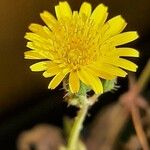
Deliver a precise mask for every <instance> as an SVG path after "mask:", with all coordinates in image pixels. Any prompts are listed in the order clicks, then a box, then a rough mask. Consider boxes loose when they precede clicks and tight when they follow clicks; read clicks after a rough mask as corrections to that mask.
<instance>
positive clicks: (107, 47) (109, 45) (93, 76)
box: [25, 2, 139, 93]
mask: <svg viewBox="0 0 150 150" xmlns="http://www.w3.org/2000/svg"><path fill="white" fill-rule="evenodd" d="M55 12H56V17H54V16H53V15H52V14H51V13H49V12H47V11H44V12H43V13H41V14H40V17H41V18H42V20H43V21H44V23H45V25H44V26H43V25H39V24H36V23H33V24H31V25H30V26H29V30H30V31H31V32H27V33H26V35H25V38H26V39H27V40H29V42H27V47H28V48H30V50H29V51H26V52H25V58H26V59H37V60H41V61H40V62H38V63H35V64H33V65H31V66H30V69H31V70H32V71H44V73H43V76H44V77H45V78H48V77H53V78H52V80H51V81H50V83H49V86H48V88H50V89H54V88H56V87H57V86H58V85H59V84H60V83H61V82H62V81H63V80H64V79H65V78H67V81H68V84H69V89H70V91H71V92H72V93H78V92H79V90H80V87H81V82H83V83H84V84H86V85H87V86H88V87H90V88H91V89H93V90H94V91H95V93H103V86H102V82H101V79H104V80H112V79H115V78H116V77H125V76H126V75H127V72H126V70H129V71H133V72H135V71H136V69H137V65H136V64H134V63H133V62H131V61H129V60H127V59H126V58H125V57H139V52H138V51H137V50H136V49H134V48H130V47H121V45H123V44H126V43H129V42H131V41H134V40H135V39H137V38H138V34H137V32H136V31H129V32H123V33H122V31H123V30H124V28H125V27H126V25H127V23H126V21H125V20H124V19H123V17H122V16H121V15H118V16H115V17H113V18H111V19H110V20H108V21H106V20H107V16H108V7H106V6H105V5H104V4H100V5H98V6H97V7H96V8H95V9H94V10H93V11H92V6H91V4H90V3H87V2H84V3H83V4H82V5H81V7H80V9H79V12H78V11H72V9H71V7H70V6H69V4H68V3H67V2H59V4H58V5H57V6H55Z"/></svg>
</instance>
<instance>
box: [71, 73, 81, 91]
mask: <svg viewBox="0 0 150 150" xmlns="http://www.w3.org/2000/svg"><path fill="white" fill-rule="evenodd" d="M69 87H70V90H71V92H72V93H77V92H78V91H79V88H80V81H79V77H78V75H77V72H75V71H72V72H70V75H69Z"/></svg>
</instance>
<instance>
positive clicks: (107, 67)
mask: <svg viewBox="0 0 150 150" xmlns="http://www.w3.org/2000/svg"><path fill="white" fill-rule="evenodd" d="M109 59H110V58H109ZM105 62H106V63H102V64H99V63H97V64H95V65H93V67H96V69H98V70H99V71H101V72H102V73H103V72H105V73H107V74H111V77H112V75H113V76H119V77H125V76H126V75H127V73H126V72H125V71H124V70H122V69H120V68H118V67H115V66H113V65H112V64H109V62H108V60H105ZM112 62H113V61H112ZM107 63H108V64H107Z"/></svg>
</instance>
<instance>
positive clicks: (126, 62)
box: [114, 58, 138, 72]
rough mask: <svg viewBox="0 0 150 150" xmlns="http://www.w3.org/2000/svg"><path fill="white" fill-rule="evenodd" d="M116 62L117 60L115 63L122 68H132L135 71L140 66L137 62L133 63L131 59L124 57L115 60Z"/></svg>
mask: <svg viewBox="0 0 150 150" xmlns="http://www.w3.org/2000/svg"><path fill="white" fill-rule="evenodd" d="M114 62H115V63H114V65H117V66H119V67H121V68H124V69H126V70H130V71H133V72H135V71H136V70H137V68H138V66H137V65H136V64H135V63H133V62H131V61H129V60H126V59H123V58H119V59H118V60H117V61H114Z"/></svg>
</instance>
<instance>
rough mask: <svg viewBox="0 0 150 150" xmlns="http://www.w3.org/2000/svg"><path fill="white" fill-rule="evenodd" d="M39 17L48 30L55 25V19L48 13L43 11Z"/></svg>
mask: <svg viewBox="0 0 150 150" xmlns="http://www.w3.org/2000/svg"><path fill="white" fill-rule="evenodd" d="M40 17H41V18H42V20H43V21H44V22H45V24H46V25H47V26H48V27H49V28H50V29H52V28H53V27H54V26H55V25H56V23H57V20H56V19H55V17H54V16H53V15H52V14H51V13H49V12H48V11H44V12H43V13H41V14H40Z"/></svg>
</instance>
